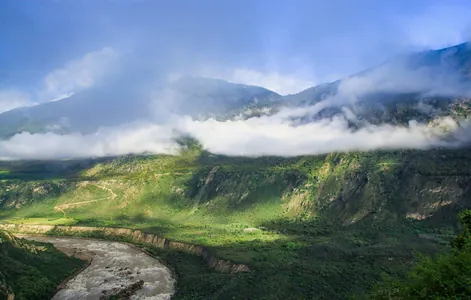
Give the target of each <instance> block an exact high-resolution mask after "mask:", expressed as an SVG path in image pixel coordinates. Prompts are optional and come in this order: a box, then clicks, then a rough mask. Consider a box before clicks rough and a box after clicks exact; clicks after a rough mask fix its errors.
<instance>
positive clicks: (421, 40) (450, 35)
mask: <svg viewBox="0 0 471 300" xmlns="http://www.w3.org/2000/svg"><path fill="white" fill-rule="evenodd" d="M470 14H471V6H470V5H469V3H467V2H464V3H463V2H462V3H448V2H438V3H434V4H431V5H429V6H427V7H425V9H424V10H423V11H422V13H419V14H415V15H412V16H411V15H402V16H400V17H399V18H398V24H400V25H401V27H402V30H403V32H404V33H405V34H406V37H405V38H406V40H408V41H410V43H411V44H413V45H414V46H415V47H420V48H442V47H447V46H451V45H456V44H459V43H462V42H463V41H465V40H469V39H470V38H471V36H470V35H469V34H470V32H469V28H470V26H471V21H470V19H469V15H470Z"/></svg>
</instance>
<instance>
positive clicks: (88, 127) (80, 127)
mask: <svg viewBox="0 0 471 300" xmlns="http://www.w3.org/2000/svg"><path fill="white" fill-rule="evenodd" d="M142 89H144V88H143V87H142V86H141V85H139V84H135V85H125V86H122V85H120V84H116V82H111V83H107V84H105V85H100V86H98V87H96V88H93V89H91V90H86V91H82V92H80V93H77V94H74V95H72V96H70V97H69V98H66V99H62V100H59V101H55V102H47V103H43V104H39V105H36V106H32V107H23V108H18V109H13V110H11V111H7V112H4V113H2V114H0V138H3V139H5V138H8V137H11V136H12V135H14V134H16V133H20V132H31V133H38V132H40V133H44V132H55V133H58V134H66V133H71V132H81V133H93V132H95V131H96V130H97V129H98V128H99V127H104V126H117V125H121V124H125V123H130V122H135V121H145V120H147V121H149V120H152V121H155V122H162V121H165V119H166V118H168V115H169V114H170V113H176V114H186V115H190V116H193V117H203V116H208V115H215V114H223V113H225V112H228V111H230V110H232V109H235V108H238V107H243V106H246V105H251V104H258V103H272V102H275V101H277V100H279V99H280V98H281V96H279V95H278V94H276V93H274V92H272V91H269V90H267V89H265V88H261V87H256V86H248V85H242V84H234V83H229V82H225V81H222V80H217V79H208V78H196V77H184V78H181V79H178V80H176V81H174V82H171V83H169V84H161V85H159V86H157V88H154V89H155V91H154V92H153V93H152V94H144V93H143V92H142Z"/></svg>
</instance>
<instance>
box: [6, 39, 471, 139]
mask: <svg viewBox="0 0 471 300" xmlns="http://www.w3.org/2000/svg"><path fill="white" fill-rule="evenodd" d="M142 81H143V80H134V81H133V82H130V83H129V84H126V85H123V84H120V83H119V82H111V83H108V84H107V85H102V86H98V87H95V88H93V89H90V90H87V91H83V92H79V93H77V94H74V95H72V96H71V97H69V98H67V99H63V100H60V101H56V102H49V103H44V104H41V105H37V106H34V107H26V108H18V109H14V110H11V111H8V112H5V113H2V114H0V138H8V137H10V136H12V135H14V134H16V133H19V132H25V131H26V132H32V133H34V132H55V133H59V134H65V133H70V132H76V131H78V132H82V133H92V132H95V131H96V130H97V129H98V128H99V127H103V126H116V125H121V124H123V123H129V122H133V121H138V120H144V121H145V120H153V121H157V122H158V121H162V122H163V121H165V119H166V118H168V117H169V115H170V114H172V113H174V114H179V115H182V114H183V115H189V116H192V117H194V118H199V119H204V118H208V117H214V118H216V119H219V120H226V119H228V118H234V117H242V118H249V117H254V116H260V115H262V114H265V115H270V114H273V113H275V112H276V111H277V110H278V108H279V107H281V106H291V107H304V106H312V105H314V104H316V103H319V102H320V101H324V100H325V103H324V104H325V105H323V107H321V108H320V109H319V111H317V112H315V113H312V112H311V113H310V115H309V116H305V117H302V118H301V119H300V121H301V122H311V121H313V120H317V119H322V118H331V117H333V116H336V115H342V116H344V117H345V118H347V119H349V121H351V122H352V126H354V127H358V126H360V127H361V123H362V122H364V121H367V122H369V123H373V124H380V123H392V124H398V123H405V122H408V121H409V120H410V119H411V118H414V119H418V120H419V121H425V122H428V121H430V120H432V119H433V118H434V117H436V116H446V115H452V116H454V117H456V116H463V115H466V116H467V115H469V112H470V110H471V108H470V99H471V45H470V44H469V43H463V44H460V45H456V46H453V47H448V48H444V49H439V50H430V51H423V52H419V53H413V54H410V55H405V56H400V57H396V58H393V59H391V60H389V61H386V62H385V63H383V64H381V65H379V66H377V67H375V68H370V69H367V70H364V71H362V72H359V73H357V74H354V75H351V76H349V77H347V78H344V79H340V80H337V81H334V82H330V83H324V84H321V85H318V86H315V87H312V88H309V89H306V90H304V91H301V92H300V93H297V94H293V95H288V96H284V97H282V96H280V95H278V94H277V93H275V92H272V91H270V90H268V89H265V88H263V87H257V86H250V85H243V84H234V83H229V82H226V81H223V80H218V79H209V78H200V77H183V78H180V79H178V80H176V81H174V82H171V83H169V84H166V85H161V86H159V87H153V90H154V92H153V93H149V85H147V86H146V85H145V84H143V83H142ZM352 117H353V119H354V120H352Z"/></svg>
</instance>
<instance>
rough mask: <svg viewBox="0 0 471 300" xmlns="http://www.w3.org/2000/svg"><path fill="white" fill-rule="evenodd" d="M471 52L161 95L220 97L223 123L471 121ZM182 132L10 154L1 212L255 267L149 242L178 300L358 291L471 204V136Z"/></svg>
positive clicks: (446, 230)
mask: <svg viewBox="0 0 471 300" xmlns="http://www.w3.org/2000/svg"><path fill="white" fill-rule="evenodd" d="M467 47H468V46H467V45H459V46H457V47H456V48H453V47H452V48H450V49H451V50H450V49H448V48H447V49H442V50H436V51H429V52H424V53H419V54H414V55H412V56H407V57H401V58H397V59H398V60H392V62H391V61H390V62H386V63H385V64H384V65H382V66H379V67H378V68H373V69H370V70H366V71H364V72H361V73H358V74H356V75H353V76H350V77H348V78H345V79H342V80H339V81H336V82H334V83H327V84H323V85H320V86H317V87H313V88H311V89H308V90H306V91H303V92H301V93H299V94H295V95H290V96H288V97H284V98H281V99H280V98H279V96H278V95H277V94H274V93H272V92H269V91H267V90H265V89H262V88H255V87H246V86H242V85H235V86H234V85H231V84H228V83H225V82H221V81H213V80H210V81H206V80H201V81H203V83H201V81H200V79H194V78H190V79H188V78H185V79H182V80H181V81H179V82H176V83H175V85H174V86H169V87H168V88H166V89H161V90H159V92H160V93H161V94H160V96H161V97H163V95H165V94H166V95H169V96H172V97H175V99H179V98H180V97H181V99H186V98H189V97H192V96H191V95H198V96H197V98H198V99H203V100H202V102H201V103H200V102H197V104H194V106H193V107H184V108H182V109H187V112H195V110H197V109H198V108H199V107H200V105H203V104H205V103H216V104H217V105H218V106H217V109H216V108H215V109H214V112H215V114H216V115H218V116H220V118H222V119H223V118H227V117H233V116H235V115H238V114H240V113H244V114H245V117H248V116H251V115H257V114H268V115H270V114H274V113H276V111H277V110H278V109H279V107H280V106H282V105H288V106H290V105H291V107H292V108H303V107H306V106H316V105H318V107H319V110H317V111H316V110H310V111H309V112H310V113H309V114H307V115H306V116H302V117H300V118H299V119H300V121H302V122H313V121H316V120H317V119H320V118H332V117H334V116H337V117H342V118H346V119H348V120H349V122H350V126H351V127H352V128H361V127H364V126H366V124H397V125H402V124H406V123H408V122H409V121H411V120H416V121H418V122H423V123H425V122H430V121H432V122H433V120H435V119H436V118H438V117H450V118H453V119H456V120H466V119H468V120H469V117H470V115H471V109H470V108H471V106H470V101H469V97H468V95H467V94H466V82H467V80H468V79H467V76H468V75H467V74H468V73H467V71H466V70H468V67H469V65H468V64H469V59H468V58H469V57H468V56H467V55H468V54H469V51H468V48H467ZM445 54H446V55H445ZM445 58H446V60H445ZM444 61H446V63H444ZM455 62H457V63H456V64H455ZM432 71H433V72H432ZM446 74H449V76H446V78H445V81H444V82H445V83H447V86H443V88H442V87H441V86H439V85H437V83H440V82H443V81H441V79H442V78H444V77H443V76H445V75H446ZM367 83H368V84H367ZM365 84H366V85H365ZM202 85H205V86H206V87H208V89H207V90H203V89H201V90H200V87H201V86H202ZM437 87H440V88H438V89H437ZM448 87H452V89H451V90H450V89H448ZM454 88H456V89H454ZM462 88H463V89H462ZM216 91H217V92H216ZM233 91H236V92H233ZM239 95H242V96H241V97H239ZM260 98H262V99H260ZM222 99H226V100H227V99H229V100H228V101H227V102H226V101H219V100H222ZM64 101H67V100H64ZM179 103H184V101H180V102H179V101H176V105H175V108H173V107H172V109H179V108H178V107H179V105H178V104H179ZM221 103H223V104H221ZM320 103H321V104H322V105H319V104H320ZM166 109H167V108H166ZM205 109H206V108H204V109H203V110H205ZM218 109H221V110H220V111H226V112H224V113H220V111H218ZM227 110H228V111H227ZM166 111H167V110H166ZM198 114H199V112H196V113H195V116H198ZM201 117H205V116H201ZM179 143H180V145H181V146H182V147H181V151H180V153H179V154H178V155H127V156H121V157H106V158H100V159H87V160H67V161H32V160H26V161H14V162H8V161H4V162H1V163H0V179H1V180H0V222H2V223H13V224H49V225H56V224H63V225H71V226H99V227H101V226H103V227H129V228H136V229H139V230H142V231H144V232H148V233H153V234H156V235H159V236H161V237H165V238H168V239H170V240H174V241H181V242H186V243H192V244H196V245H202V246H205V247H206V248H207V249H210V251H211V253H212V255H214V256H215V257H218V258H220V259H224V260H228V261H232V262H236V263H241V264H245V265H247V266H248V267H249V268H250V270H251V271H250V272H248V273H229V274H227V273H221V272H217V271H216V270H213V269H210V268H208V266H207V265H206V264H204V262H203V260H201V259H200V258H198V257H197V256H191V255H189V254H187V253H186V254H185V253H184V252H183V251H180V250H178V249H177V250H175V249H165V246H164V249H155V248H152V247H151V246H149V245H140V246H144V247H146V250H147V251H148V252H149V253H152V254H155V255H158V256H159V257H160V258H161V259H162V260H163V261H165V262H166V263H167V264H169V265H170V266H171V267H172V270H174V272H175V273H176V275H177V276H176V277H177V283H176V284H177V286H176V290H177V293H176V294H175V299H346V298H348V297H350V296H352V295H354V294H359V295H362V294H363V293H364V292H365V291H366V290H368V289H369V288H371V286H372V285H374V284H375V283H376V282H378V281H379V280H380V279H381V276H382V275H383V274H384V273H386V274H389V275H391V276H403V275H404V274H405V273H406V272H407V271H408V268H409V266H411V264H412V263H413V262H414V261H416V260H417V255H416V253H422V254H426V255H432V254H435V253H437V252H438V251H446V250H447V249H449V248H450V247H449V245H450V241H451V240H452V239H453V237H454V234H455V233H456V232H457V231H458V229H459V225H458V223H457V218H456V216H457V213H458V212H459V211H461V210H463V209H466V208H471V201H470V199H471V171H470V170H471V148H470V147H469V146H464V145H463V146H462V147H460V148H455V149H430V150H426V151H425V150H404V149H399V150H395V151H391V150H388V151H386V150H384V151H371V152H355V151H352V152H346V153H330V154H326V155H318V156H299V157H291V158H285V157H273V156H265V157H258V158H250V157H228V156H223V155H216V154H214V153H210V152H208V151H206V150H204V149H203V147H202V146H201V145H200V144H199V143H198V141H196V140H194V139H192V138H191V137H187V138H183V139H180V140H179ZM126 241H127V240H126ZM164 245H165V243H164ZM194 249H200V248H198V247H196V246H195V247H194Z"/></svg>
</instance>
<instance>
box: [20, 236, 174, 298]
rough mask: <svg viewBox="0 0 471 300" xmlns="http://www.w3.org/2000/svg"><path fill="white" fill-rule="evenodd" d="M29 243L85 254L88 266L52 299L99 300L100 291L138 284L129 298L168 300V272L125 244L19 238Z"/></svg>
mask: <svg viewBox="0 0 471 300" xmlns="http://www.w3.org/2000/svg"><path fill="white" fill-rule="evenodd" d="M22 237H23V238H27V239H30V240H35V241H40V242H49V243H52V244H54V245H55V246H56V247H58V248H62V249H65V250H78V251H85V252H86V253H88V254H89V255H91V257H92V262H91V264H90V265H89V266H88V267H87V268H86V269H85V270H83V271H82V272H81V273H80V274H78V275H76V276H75V277H73V278H72V279H71V280H69V281H68V282H67V284H66V286H65V288H63V289H61V290H60V291H59V292H57V293H56V294H55V295H54V297H53V298H52V299H53V300H65V299H87V300H92V299H93V300H94V299H100V297H101V296H102V295H103V291H110V290H120V289H123V288H125V287H128V286H130V285H132V284H134V283H137V282H139V281H141V280H142V281H143V282H144V283H143V285H142V287H141V288H139V289H138V290H137V291H135V292H134V293H133V294H132V296H131V298H130V299H136V300H137V299H146V300H151V299H156V300H157V299H158V300H163V299H170V297H171V296H172V294H173V293H174V285H175V280H174V279H173V277H172V273H171V272H170V270H169V269H168V268H167V267H165V266H164V265H162V264H161V263H160V262H159V261H158V260H157V259H155V258H152V257H150V256H148V255H147V254H145V253H144V252H142V251H140V250H138V249H135V248H133V247H131V246H129V245H127V244H123V243H119V242H108V241H100V240H92V239H81V238H67V237H43V236H22Z"/></svg>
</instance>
